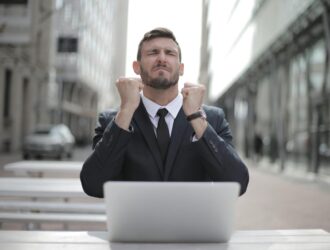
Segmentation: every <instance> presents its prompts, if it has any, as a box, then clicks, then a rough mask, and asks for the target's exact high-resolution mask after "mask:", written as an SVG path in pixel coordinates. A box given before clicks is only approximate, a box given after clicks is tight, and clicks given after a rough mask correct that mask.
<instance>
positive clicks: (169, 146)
mask: <svg viewBox="0 0 330 250" xmlns="http://www.w3.org/2000/svg"><path fill="white" fill-rule="evenodd" d="M133 69H134V72H135V73H136V74H137V75H140V77H141V79H136V78H125V77H122V78H119V79H118V80H117V83H116V84H117V89H118V92H119V95H120V98H121V104H120V107H119V109H118V111H108V112H103V113H101V115H100V117H99V125H98V127H97V128H96V129H95V132H96V135H95V137H94V139H93V148H94V151H93V152H92V154H91V155H90V156H89V158H88V159H87V160H86V161H85V163H84V165H83V168H82V171H81V174H80V179H81V183H82V186H83V189H84V191H85V192H86V193H87V194H88V195H91V196H95V197H103V184H104V183H105V182H106V181H109V180H125V181H234V182H238V183H240V185H241V192H240V194H243V193H244V192H245V191H246V188H247V185H248V181H249V174H248V170H247V168H246V166H245V165H244V163H243V162H242V161H241V159H240V158H239V156H238V155H237V153H236V152H235V149H234V148H233V146H232V144H231V143H232V142H231V141H232V136H231V132H230V129H229V125H228V123H227V121H226V120H225V118H224V113H223V111H222V109H220V108H217V107H211V106H206V105H203V104H202V101H203V95H204V92H205V87H204V86H203V85H196V84H192V83H185V84H184V87H183V89H182V91H181V93H179V88H178V80H179V76H180V75H182V74H183V71H184V65H183V63H182V62H181V49H180V46H179V44H178V42H177V41H176V38H175V36H174V35H173V33H172V32H171V31H170V30H168V29H165V28H157V29H154V30H151V31H150V32H147V33H146V34H145V35H144V37H143V39H142V40H141V42H140V44H139V48H138V53H137V61H134V62H133ZM159 110H161V111H159Z"/></svg>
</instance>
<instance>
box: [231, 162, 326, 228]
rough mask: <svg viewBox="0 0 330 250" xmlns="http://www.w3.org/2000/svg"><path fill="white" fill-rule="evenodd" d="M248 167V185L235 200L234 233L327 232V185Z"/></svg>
mask: <svg viewBox="0 0 330 250" xmlns="http://www.w3.org/2000/svg"><path fill="white" fill-rule="evenodd" d="M247 165H248V166H249V171H250V184H249V187H248V190H247V192H246V194H244V195H243V196H242V197H240V198H239V200H238V204H237V214H236V226H235V228H236V229H299V228H305V229H310V228H321V229H324V230H326V231H329V232H330V212H329V211H330V185H329V184H327V183H326V182H320V181H315V180H314V181H313V180H308V178H298V177H297V176H295V177H294V175H291V174H290V175H287V174H281V173H276V172H275V171H272V170H271V169H269V168H268V169H267V167H265V166H261V165H260V166H258V167H255V166H257V164H255V163H253V162H250V161H248V162H247ZM251 166H252V167H251Z"/></svg>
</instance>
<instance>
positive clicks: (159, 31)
mask: <svg viewBox="0 0 330 250" xmlns="http://www.w3.org/2000/svg"><path fill="white" fill-rule="evenodd" d="M159 37H165V38H170V39H172V40H173V41H174V42H175V43H176V45H178V50H179V60H180V62H181V48H180V45H179V43H178V42H177V40H176V38H175V36H174V34H173V32H172V31H171V30H169V29H167V28H162V27H160V28H155V29H153V30H151V31H148V32H147V33H145V34H144V36H143V38H142V40H141V41H140V43H139V47H138V52H137V56H136V59H137V60H138V61H141V50H142V45H143V43H144V42H146V41H150V40H152V39H155V38H159Z"/></svg>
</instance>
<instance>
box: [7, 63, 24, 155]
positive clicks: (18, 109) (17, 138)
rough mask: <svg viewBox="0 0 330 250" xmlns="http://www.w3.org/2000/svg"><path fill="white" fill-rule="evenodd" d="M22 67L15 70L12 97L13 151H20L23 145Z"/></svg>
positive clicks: (11, 132)
mask: <svg viewBox="0 0 330 250" xmlns="http://www.w3.org/2000/svg"><path fill="white" fill-rule="evenodd" d="M21 72H22V67H21V66H18V67H16V68H15V70H13V76H12V77H13V78H12V79H13V80H12V88H11V93H10V95H11V97H10V119H11V131H10V134H11V151H16V150H18V149H20V147H21V144H22V130H21V123H22V98H23V95H22V74H21Z"/></svg>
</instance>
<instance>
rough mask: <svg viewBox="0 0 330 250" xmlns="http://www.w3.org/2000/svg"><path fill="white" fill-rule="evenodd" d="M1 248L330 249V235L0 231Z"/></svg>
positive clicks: (317, 231)
mask: <svg viewBox="0 0 330 250" xmlns="http://www.w3.org/2000/svg"><path fill="white" fill-rule="evenodd" d="M0 249H4V250H23V249H24V250H30V249H31V250H32V249H33V250H39V249H47V250H52V249H56V250H58V249H67V250H72V249H79V250H84V249H93V250H103V249H107V250H138V249H140V250H142V249H143V250H149V249H150V250H172V249H173V250H174V249H175V250H182V249H184V250H186V249H187V250H188V249H189V250H197V249H198V250H203V249H205V250H213V249H214V250H225V249H231V250H236V249H237V250H238V249H239V250H259V249H260V250H261V249H262V250H265V249H271V250H277V249H278V250H280V249H281V250H287V249H297V250H298V249H299V250H309V249H310V250H329V249H330V234H329V233H327V232H326V231H324V230H321V229H309V230H257V231H236V232H234V234H233V236H232V238H231V240H230V241H229V242H228V243H222V244H221V243H180V244H175V243H163V244H161V243H113V242H108V240H107V233H106V232H97V231H90V232H86V231H84V232H80V231H0Z"/></svg>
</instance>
